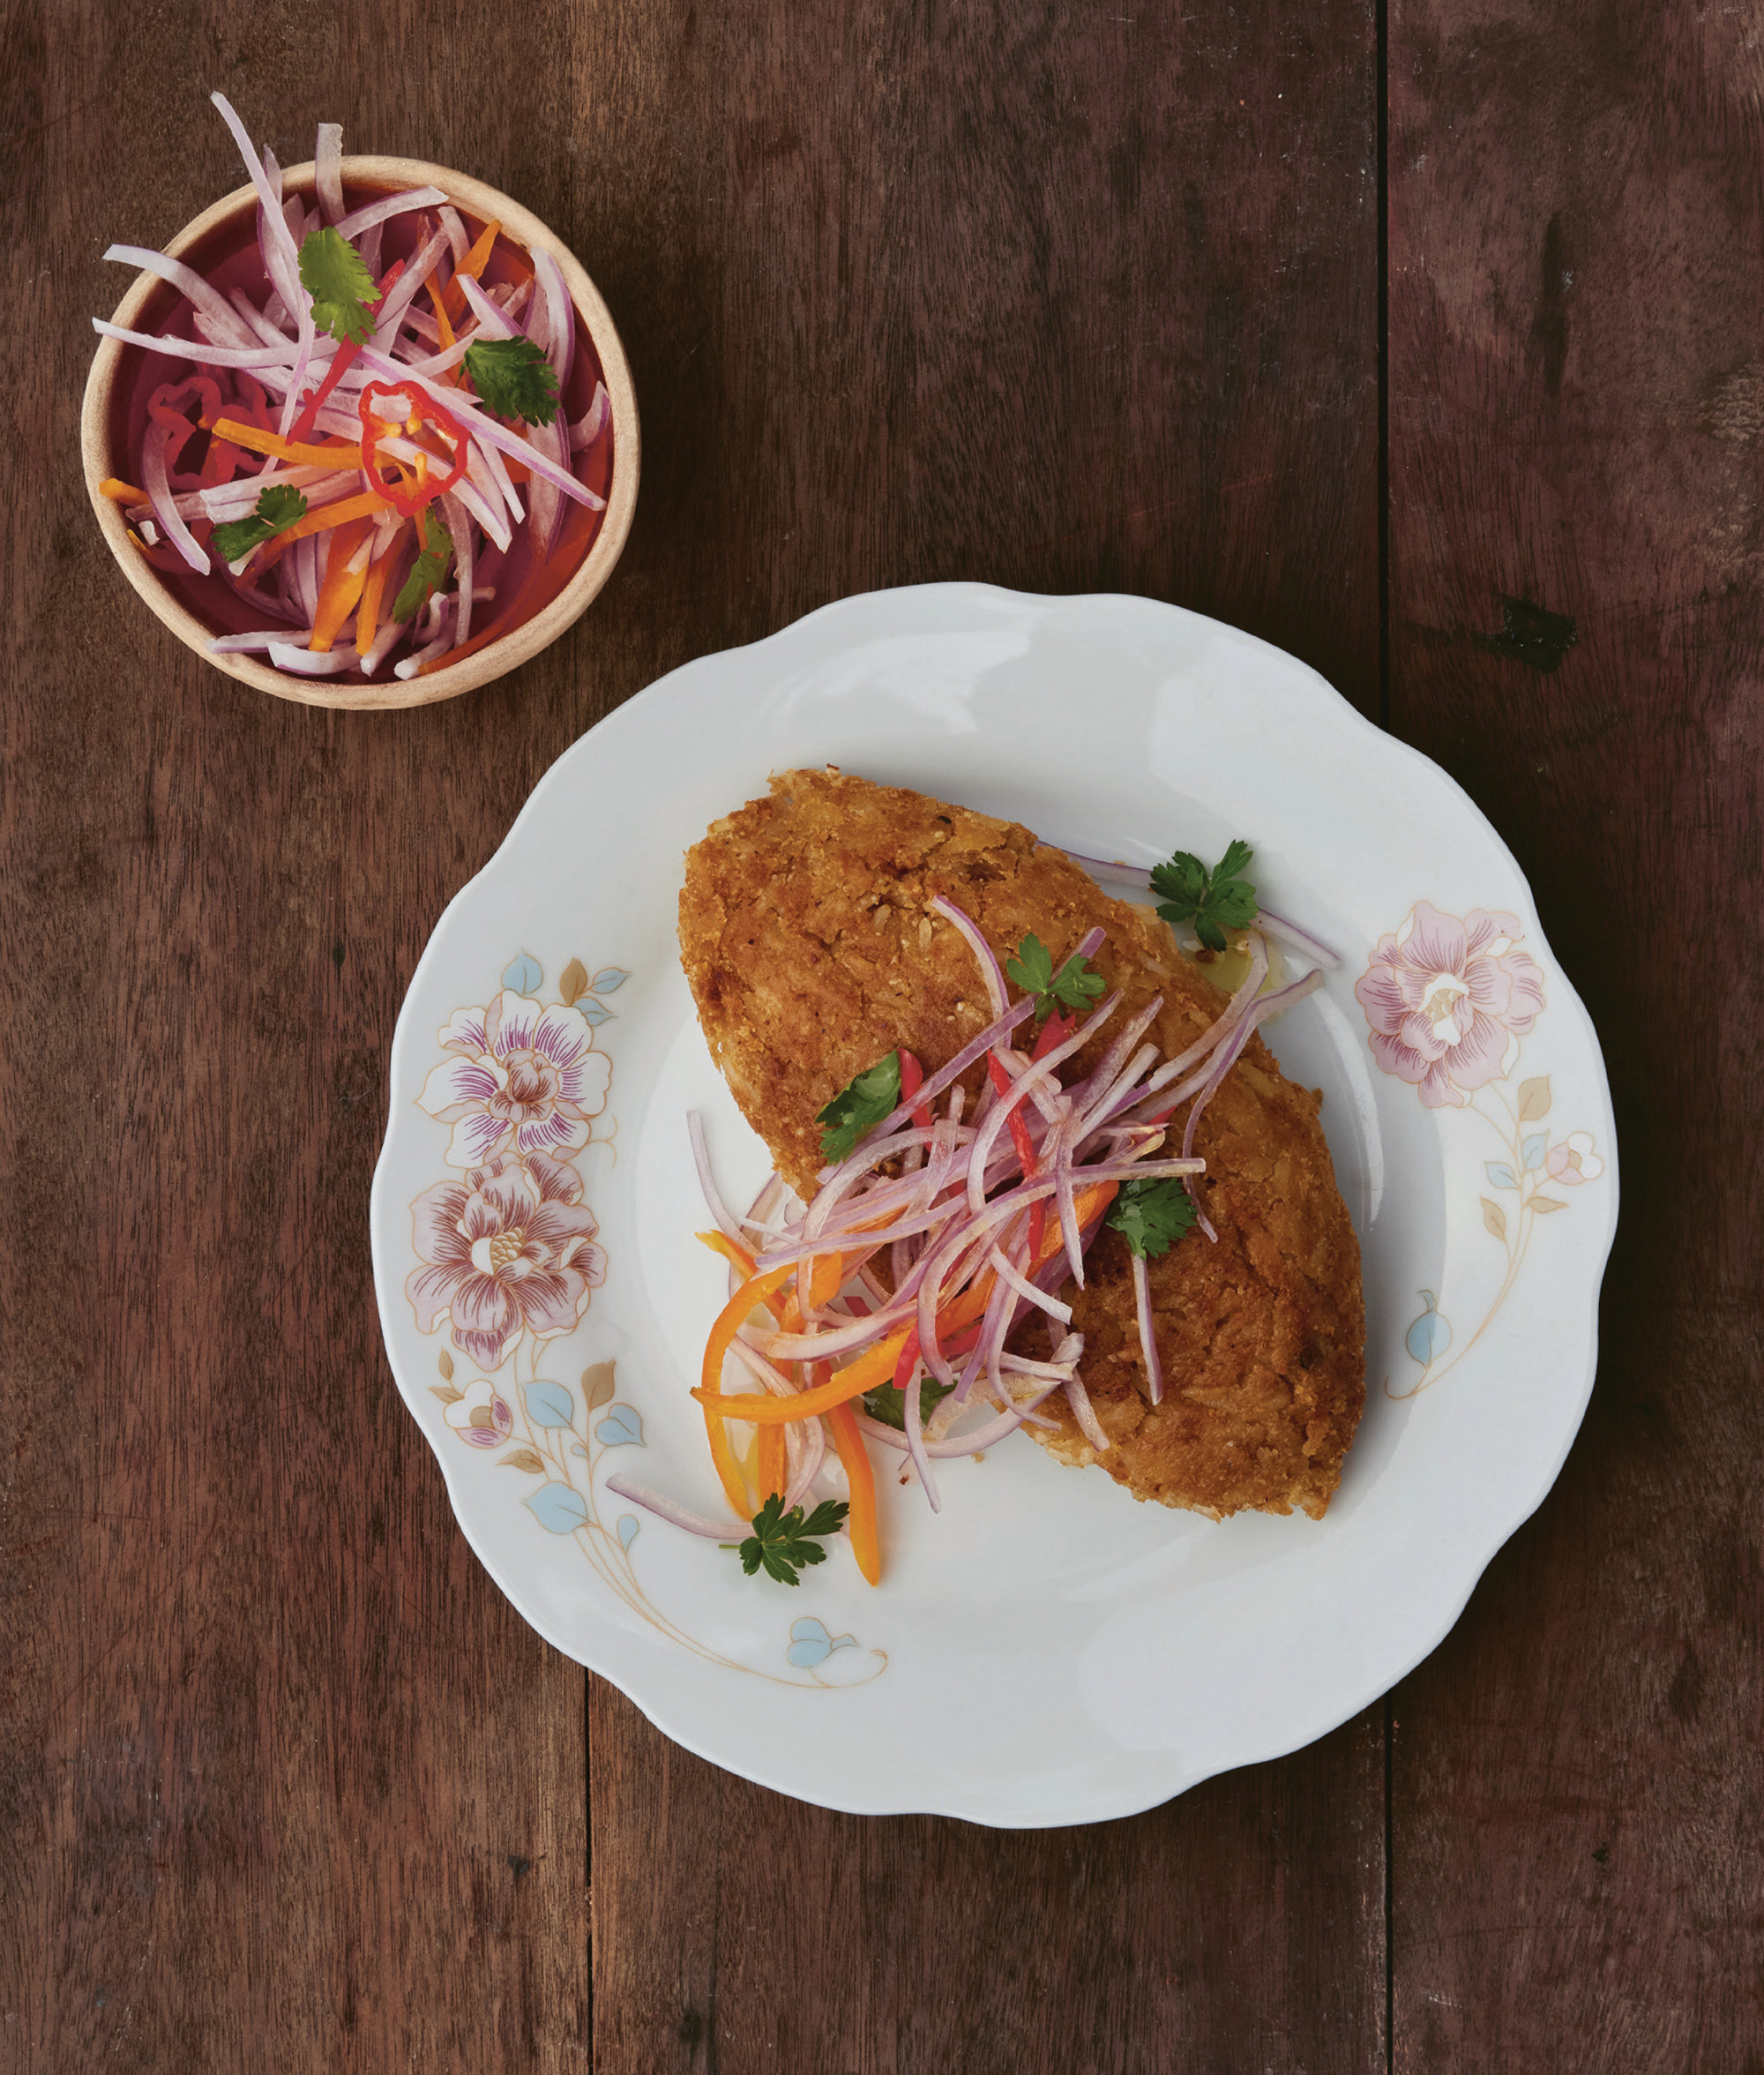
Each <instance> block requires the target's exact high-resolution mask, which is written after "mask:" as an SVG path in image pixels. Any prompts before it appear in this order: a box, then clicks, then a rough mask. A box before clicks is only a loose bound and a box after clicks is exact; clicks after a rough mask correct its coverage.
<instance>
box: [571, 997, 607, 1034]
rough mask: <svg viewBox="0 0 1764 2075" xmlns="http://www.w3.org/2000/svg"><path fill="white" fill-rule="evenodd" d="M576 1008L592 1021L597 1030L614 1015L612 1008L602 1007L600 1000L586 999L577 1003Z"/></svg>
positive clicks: (588, 1020)
mask: <svg viewBox="0 0 1764 2075" xmlns="http://www.w3.org/2000/svg"><path fill="white" fill-rule="evenodd" d="M576 1009H577V1013H578V1014H579V1015H581V1016H582V1017H583V1018H584V1019H585V1020H586V1021H587V1022H588V1023H592V1024H593V1025H594V1029H595V1030H599V1029H600V1027H601V1025H602V1023H607V1022H609V1020H610V1018H611V1015H612V1011H611V1009H609V1008H602V1007H601V1005H600V1003H599V1002H598V1001H589V1000H586V999H584V1000H581V1001H579V1002H578V1003H577V1004H576Z"/></svg>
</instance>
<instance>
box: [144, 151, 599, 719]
mask: <svg viewBox="0 0 1764 2075" xmlns="http://www.w3.org/2000/svg"><path fill="white" fill-rule="evenodd" d="M385 192H386V190H385V189H383V188H376V187H366V186H358V185H356V184H355V183H353V182H352V183H350V184H348V185H346V187H345V189H344V199H345V201H346V203H347V204H348V207H349V208H350V209H357V208H360V207H361V206H363V204H364V203H367V202H371V201H373V200H375V199H377V197H378V196H379V195H381V194H383V193H385ZM300 199H301V200H302V202H303V204H304V205H306V206H309V207H310V204H311V195H310V191H303V192H302V194H301V198H300ZM456 206H457V205H456ZM460 215H461V216H462V218H463V219H464V221H465V224H466V230H467V237H468V238H469V239H470V240H471V242H472V243H476V241H477V238H478V236H479V233H480V232H481V231H482V229H483V228H484V225H483V222H482V219H480V218H477V217H475V216H473V215H471V214H470V213H468V212H467V211H466V210H464V209H461V210H460ZM422 217H423V212H420V211H412V212H411V213H408V214H407V215H403V216H394V217H392V219H391V221H388V222H387V223H386V224H385V226H384V228H383V232H382V241H381V245H380V273H381V274H382V275H384V274H385V271H386V269H387V268H388V267H389V266H391V265H392V262H393V260H395V259H403V260H406V261H408V260H409V258H411V256H412V254H413V253H414V252H415V251H416V250H417V248H418V245H419V243H421V241H420V239H419V237H418V236H417V231H418V227H419V225H420V224H421V222H422ZM430 225H431V228H432V227H433V216H432V213H431V214H430ZM508 243H509V241H508V239H507V237H506V234H504V235H503V236H498V237H497V244H496V251H495V252H494V254H493V256H492V258H491V260H490V265H489V266H488V267H487V268H486V269H485V272H484V276H483V280H484V286H485V287H486V288H497V287H499V286H501V285H502V284H503V283H504V282H506V281H513V280H516V279H519V278H521V276H520V275H519V270H518V268H516V267H515V266H512V265H511V262H510V255H509V252H508V249H507V248H508ZM179 257H180V258H182V259H183V264H184V265H185V266H188V267H191V268H192V269H193V270H194V271H195V272H196V273H199V274H201V275H202V276H203V278H204V279H205V280H206V281H210V282H212V283H213V286H214V287H215V288H218V289H219V290H220V292H221V295H222V296H225V295H226V294H227V292H228V289H229V288H241V289H243V291H244V293H245V294H246V295H247V296H250V299H251V301H252V302H253V303H256V304H257V306H258V309H260V310H261V309H262V308H263V306H264V304H265V302H266V301H267V299H268V296H269V292H270V290H269V281H268V278H267V276H266V275H265V272H264V266H263V261H262V258H261V257H260V255H259V253H258V217H257V211H256V209H255V208H254V207H252V208H247V209H245V210H243V212H242V213H241V214H240V215H239V217H238V218H237V219H236V221H233V222H230V223H226V224H221V225H219V226H217V227H216V228H214V229H213V230H212V231H210V232H209V233H208V234H207V235H206V236H205V237H203V238H200V239H198V241H197V243H195V244H194V245H193V246H191V248H190V250H189V251H185V252H183V253H181V254H180V255H179ZM417 306H418V307H419V308H420V309H422V310H424V311H430V314H431V315H432V314H433V312H432V311H431V310H430V301H429V295H428V290H427V288H424V289H422V291H420V292H419V295H418V297H417ZM575 314H576V351H575V356H574V359H573V361H572V365H571V369H570V379H569V381H568V382H567V383H566V384H565V385H564V419H565V422H566V423H574V422H575V421H576V420H577V419H579V418H580V417H581V416H582V415H583V413H584V412H585V411H586V410H587V408H588V405H589V404H590V402H591V401H593V399H594V386H595V384H596V383H597V382H599V381H600V380H601V379H602V368H601V363H600V356H599V355H598V354H597V353H596V352H595V351H594V341H593V340H592V339H591V338H590V337H589V336H588V331H587V326H586V325H584V323H583V322H582V317H581V312H580V311H576V313H575ZM194 316H195V311H193V310H192V308H191V305H190V303H187V302H186V301H185V300H184V298H183V296H182V295H180V294H179V292H178V291H177V290H176V288H172V287H171V286H170V285H169V284H168V283H167V282H164V281H155V282H154V284H153V292H152V294H151V295H150V296H149V297H148V299H147V303H146V308H145V309H144V310H143V311H142V312H141V314H140V316H139V317H138V318H136V319H135V321H134V323H133V325H132V326H131V330H134V331H138V332H153V333H159V334H160V335H161V337H176V338H183V339H191V340H193V339H195V338H196V336H197V333H196V327H195V324H194V322H193V321H192V320H193V318H194ZM120 350H121V355H122V358H121V362H120V364H119V368H118V376H117V381H116V388H115V390H114V391H113V392H112V401H111V407H110V427H109V431H110V455H111V463H110V471H109V472H110V473H111V474H112V475H113V476H121V477H122V478H123V481H124V482H125V483H135V484H137V485H138V484H139V483H140V480H141V473H140V471H141V456H142V451H143V446H144V444H145V440H146V428H147V424H148V416H147V399H148V398H149V397H150V396H151V395H152V394H153V391H154V390H155V389H157V388H159V387H160V386H161V384H162V383H167V382H169V383H172V384H174V385H176V384H177V383H180V382H183V381H186V380H187V379H188V378H190V377H191V375H193V374H199V375H207V376H208V377H210V378H212V379H213V380H214V381H216V382H218V383H219V384H220V386H221V395H222V396H223V398H225V397H231V396H233V395H235V394H236V393H237V391H236V390H235V379H236V375H235V370H233V369H230V368H207V367H199V366H197V365H195V364H194V363H191V362H190V361H187V360H174V359H173V358H171V356H169V355H167V354H161V353H148V352H146V350H145V349H144V348H140V347H138V346H123V348H121V349H120ZM381 379H383V380H390V379H391V378H390V377H382V378H381ZM309 389H310V385H309ZM270 403H271V408H272V409H274V408H278V401H277V399H276V398H274V397H273V396H272V397H271V399H270ZM345 408H347V406H346V407H345ZM312 437H314V438H321V439H322V438H326V437H328V435H325V434H314V435H312ZM205 451H206V437H205V435H204V434H202V433H201V432H199V431H198V433H196V434H195V435H194V437H193V438H191V442H190V444H189V445H188V446H186V447H185V448H184V451H183V462H182V467H183V468H184V469H187V470H191V471H192V472H193V471H194V470H195V469H196V468H198V467H199V466H200V463H201V459H202V455H203V453H204V452H205ZM509 458H510V457H509V456H508V455H507V454H504V455H503V456H502V459H503V460H504V461H505V462H507V461H509ZM613 463H614V454H613V433H612V428H611V426H610V424H609V425H608V426H607V428H606V429H605V430H604V431H602V433H601V434H600V436H599V437H598V438H595V439H594V441H593V442H591V444H590V445H589V446H587V448H585V449H584V450H583V451H582V452H581V453H576V454H572V456H571V457H570V465H571V467H572V470H573V472H574V474H575V476H576V479H577V481H578V482H579V483H584V484H586V486H587V488H588V489H589V490H591V491H594V494H595V495H596V496H597V497H600V498H608V497H609V496H610V495H611V488H612V472H613ZM262 465H263V464H262V462H261V461H253V462H252V463H251V468H252V472H255V469H256V468H257V467H260V466H262ZM236 480H240V478H239V477H237V476H235V481H236ZM529 491H530V486H529V485H527V484H525V483H519V484H517V485H516V493H517V495H518V496H519V498H520V499H521V503H522V505H523V506H525V505H526V504H527V499H528V496H529ZM605 516H606V514H605V513H604V512H603V511H590V510H589V509H588V508H587V506H582V505H579V504H577V503H576V502H574V501H573V500H572V499H567V498H566V499H565V500H564V513H563V517H562V519H561V521H560V522H559V525H558V530H557V539H556V542H555V543H554V545H553V547H552V550H551V556H550V559H549V562H548V563H547V564H546V566H545V568H544V569H543V570H540V569H539V568H538V566H537V561H536V558H535V557H534V551H533V548H532V545H531V542H530V538H529V531H528V528H527V522H526V521H524V520H523V521H520V522H519V524H517V525H516V526H515V528H514V539H513V541H512V543H511V544H510V547H509V550H508V552H507V554H506V555H505V554H504V553H503V551H501V550H500V549H499V548H498V547H497V545H496V543H494V542H493V541H491V540H489V539H487V538H486V537H485V536H484V535H483V533H482V530H481V529H479V530H477V533H476V537H477V540H478V543H479V545H478V554H477V559H476V564H475V568H474V570H473V573H472V582H473V586H474V588H477V587H478V586H481V585H484V584H490V585H494V587H495V588H496V596H495V597H494V598H490V599H481V600H479V602H478V603H477V604H476V605H475V606H474V608H473V611H472V629H473V632H474V633H482V631H483V629H485V628H486V627H488V626H490V625H492V624H496V623H500V622H501V620H502V616H503V615H504V613H505V612H506V611H508V608H509V603H510V601H511V599H518V598H519V597H520V596H521V595H522V589H523V587H529V588H532V589H533V590H534V591H535V592H536V593H537V596H534V599H533V602H532V603H531V605H530V607H528V608H527V610H524V611H520V612H519V616H518V618H517V619H516V620H515V622H514V623H513V624H516V625H518V624H519V620H520V619H525V618H530V617H531V616H532V613H533V612H534V611H538V610H539V607H540V605H541V604H542V603H543V602H544V600H545V599H548V598H550V597H554V596H556V595H557V592H558V591H559V590H560V589H562V588H563V587H564V583H566V582H567V581H568V580H569V579H570V577H572V576H573V575H574V573H576V571H577V570H578V569H579V568H580V567H581V566H582V563H583V562H584V561H585V560H586V559H587V552H588V550H589V549H590V548H591V547H592V546H593V545H594V536H595V535H596V534H598V533H599V531H600V528H601V523H602V520H603V519H604V518H605ZM157 573H158V574H159V577H160V581H161V582H162V583H163V584H164V585H165V586H166V588H167V589H168V590H169V591H171V592H172V593H173V595H174V596H176V598H177V599H178V600H179V602H180V603H182V604H183V605H185V606H186V607H188V609H189V610H190V611H191V612H193V613H194V614H195V615H196V617H197V618H198V619H199V620H201V622H202V623H203V625H205V626H206V627H207V628H208V629H209V631H210V632H211V633H216V634H243V633H250V632H251V631H253V630H254V629H257V628H260V627H264V626H269V625H274V624H275V623H274V620H273V618H265V612H264V609H263V607H262V606H261V605H258V604H253V603H251V602H250V600H249V599H245V598H242V597H240V596H239V595H238V594H237V592H236V591H235V589H234V588H233V586H232V583H231V582H230V581H229V580H228V577H227V575H226V573H225V572H224V570H222V571H219V572H218V573H213V574H211V575H208V576H198V574H197V573H196V572H195V571H194V570H193V569H190V568H188V567H184V566H179V567H178V568H177V569H176V570H159V571H158V572H157ZM274 582H275V580H274V574H273V572H272V573H271V574H270V575H269V576H268V577H267V578H265V581H264V586H263V588H264V589H265V591H266V592H268V593H270V594H272V595H273V591H274ZM386 603H387V605H388V607H389V606H390V603H391V599H390V596H388V598H387V601H386ZM501 631H502V632H503V633H508V632H511V631H512V627H511V626H508V625H505V626H503V627H502V630H501ZM288 632H289V635H290V638H293V637H294V636H295V634H296V633H298V626H297V625H296V624H295V623H290V625H289V628H288ZM408 653H409V644H408V642H407V641H401V642H400V644H399V645H398V647H397V648H394V649H393V650H392V653H391V655H388V656H387V657H386V659H385V662H384V663H381V665H380V667H379V669H378V670H377V672H376V673H375V676H374V678H373V679H372V680H371V681H372V682H373V683H375V684H384V683H385V682H386V681H387V680H388V679H389V678H391V677H392V665H393V663H396V662H397V661H398V660H399V658H400V656H401V655H407V654H408ZM256 660H258V661H259V662H263V663H267V662H268V660H269V659H268V657H267V656H258V658H257V659H256ZM445 660H446V659H445V656H443V657H442V658H441V659H440V664H445ZM440 664H437V667H440ZM319 681H320V682H322V683H324V684H326V685H359V684H363V683H366V682H368V681H369V680H367V679H365V678H363V676H362V673H361V672H360V671H359V670H340V671H339V672H338V673H337V674H336V675H335V676H334V677H327V678H323V679H321V680H319Z"/></svg>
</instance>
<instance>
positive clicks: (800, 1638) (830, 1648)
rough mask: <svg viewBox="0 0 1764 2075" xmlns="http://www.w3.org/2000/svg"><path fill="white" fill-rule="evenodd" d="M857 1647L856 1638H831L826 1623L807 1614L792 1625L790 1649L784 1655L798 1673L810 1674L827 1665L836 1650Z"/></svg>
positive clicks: (854, 1648)
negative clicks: (827, 1660) (817, 1667)
mask: <svg viewBox="0 0 1764 2075" xmlns="http://www.w3.org/2000/svg"><path fill="white" fill-rule="evenodd" d="M856 1647H857V1638H856V1636H829V1635H828V1634H827V1631H826V1622H822V1621H818V1620H817V1619H816V1618H815V1616H814V1615H813V1614H804V1616H803V1618H802V1620H801V1621H793V1622H791V1623H790V1647H789V1649H788V1650H787V1651H786V1652H784V1654H785V1656H786V1657H788V1658H789V1660H790V1662H791V1663H792V1664H793V1665H795V1666H796V1668H797V1670H798V1671H804V1672H809V1671H812V1670H813V1669H814V1667H816V1666H817V1665H818V1664H822V1663H825V1662H826V1659H828V1658H830V1657H831V1656H832V1655H833V1652H834V1651H835V1650H856Z"/></svg>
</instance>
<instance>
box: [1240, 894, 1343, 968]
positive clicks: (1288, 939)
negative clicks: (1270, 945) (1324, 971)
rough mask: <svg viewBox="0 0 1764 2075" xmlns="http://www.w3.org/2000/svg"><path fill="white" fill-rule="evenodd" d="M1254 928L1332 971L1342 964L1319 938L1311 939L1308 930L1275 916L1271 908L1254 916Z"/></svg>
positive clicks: (1336, 952) (1337, 956)
mask: <svg viewBox="0 0 1764 2075" xmlns="http://www.w3.org/2000/svg"><path fill="white" fill-rule="evenodd" d="M1256 927H1257V928H1258V929H1260V930H1266V931H1267V933H1268V935H1269V936H1271V937H1272V938H1274V940H1275V941H1276V942H1277V943H1281V944H1286V945H1289V946H1290V947H1291V948H1292V949H1293V950H1295V951H1302V952H1304V955H1305V956H1306V957H1307V958H1314V959H1315V960H1316V961H1317V963H1318V964H1319V965H1321V966H1325V967H1327V968H1328V969H1329V970H1331V971H1333V970H1334V969H1335V967H1336V966H1338V965H1340V964H1341V963H1342V954H1341V953H1340V952H1339V951H1332V950H1331V949H1330V948H1329V947H1328V945H1327V944H1326V943H1325V942H1324V941H1323V940H1322V938H1321V937H1313V936H1312V933H1311V932H1310V931H1309V930H1305V929H1300V928H1299V926H1298V925H1297V923H1296V922H1289V921H1288V920H1287V918H1285V916H1283V915H1276V914H1275V913H1274V910H1272V909H1271V908H1261V909H1259V912H1258V914H1257V916H1256Z"/></svg>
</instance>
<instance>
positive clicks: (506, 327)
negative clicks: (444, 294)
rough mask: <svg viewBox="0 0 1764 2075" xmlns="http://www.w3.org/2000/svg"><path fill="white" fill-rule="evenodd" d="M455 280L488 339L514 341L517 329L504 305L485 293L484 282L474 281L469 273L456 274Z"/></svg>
mask: <svg viewBox="0 0 1764 2075" xmlns="http://www.w3.org/2000/svg"><path fill="white" fill-rule="evenodd" d="M453 279H454V280H455V281H457V282H458V283H459V286H460V289H461V291H462V292H463V294H464V296H465V298H466V301H467V303H468V304H469V305H470V307H471V309H472V311H473V312H474V314H475V316H476V318H477V320H478V323H479V325H480V326H481V327H482V331H483V333H484V336H485V337H486V338H487V339H512V338H514V337H515V336H516V335H517V327H516V326H514V325H512V324H511V323H510V322H509V320H508V318H507V316H506V314H505V311H504V310H503V308H502V305H501V304H500V303H493V302H492V301H491V300H490V297H489V296H487V295H486V294H485V293H484V289H483V285H482V282H480V281H474V280H473V278H472V277H471V275H470V274H469V273H456V274H455V275H454V276H453Z"/></svg>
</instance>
